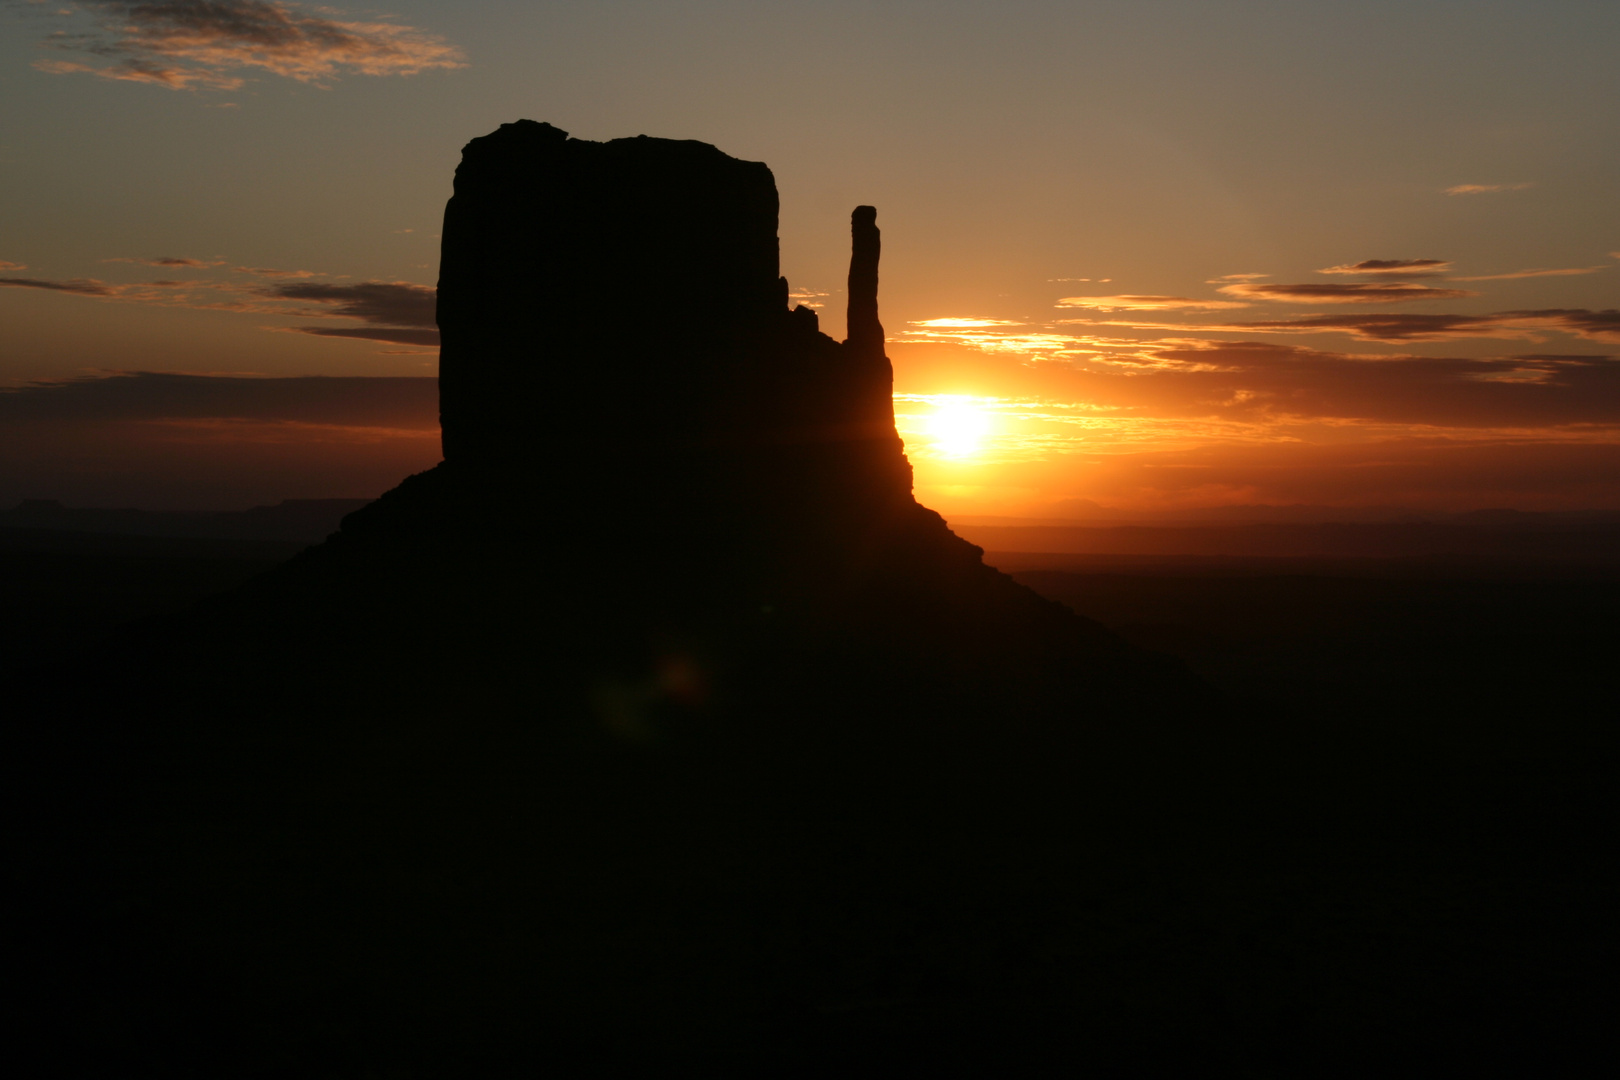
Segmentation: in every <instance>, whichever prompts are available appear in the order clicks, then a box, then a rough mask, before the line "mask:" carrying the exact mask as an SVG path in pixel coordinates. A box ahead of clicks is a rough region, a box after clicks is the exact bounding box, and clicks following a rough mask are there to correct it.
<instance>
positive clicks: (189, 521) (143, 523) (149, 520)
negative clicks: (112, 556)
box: [0, 499, 372, 544]
mask: <svg viewBox="0 0 1620 1080" xmlns="http://www.w3.org/2000/svg"><path fill="white" fill-rule="evenodd" d="M371 501H372V500H370V499H284V500H282V501H281V502H279V503H276V504H275V505H274V506H255V507H252V508H251V509H248V510H223V511H186V510H137V509H134V508H119V509H101V508H92V507H68V506H64V505H62V503H60V502H58V501H57V500H55V499H24V500H23V501H22V502H21V503H20V504H18V505H17V506H14V507H12V508H11V509H10V510H0V528H7V529H52V530H57V531H61V532H84V533H109V534H116V535H122V536H164V537H176V538H179V537H194V538H199V539H210V540H283V541H302V542H304V543H308V544H318V543H320V542H321V541H322V540H325V539H326V538H327V537H328V536H330V535H332V534H333V533H335V532H337V531H338V529H339V528H340V527H341V526H342V524H343V519H344V518H345V517H347V516H348V515H349V514H352V513H354V512H355V511H356V510H359V509H360V508H361V507H363V506H365V505H366V504H367V503H369V502H371Z"/></svg>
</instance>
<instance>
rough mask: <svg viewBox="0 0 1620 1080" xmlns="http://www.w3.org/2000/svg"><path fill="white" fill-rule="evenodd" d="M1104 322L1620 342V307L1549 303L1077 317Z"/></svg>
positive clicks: (1401, 337) (1393, 337) (1422, 337)
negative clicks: (1191, 320) (1438, 311)
mask: <svg viewBox="0 0 1620 1080" xmlns="http://www.w3.org/2000/svg"><path fill="white" fill-rule="evenodd" d="M1076 321H1084V322H1088V323H1090V324H1091V325H1099V326H1128V327H1131V328H1132V329H1137V330H1169V331H1180V332H1184V333H1239V334H1248V333H1264V334H1348V335H1349V336H1351V337H1353V338H1357V339H1359V340H1361V341H1460V340H1465V339H1470V338H1496V339H1501V340H1539V339H1540V337H1541V335H1543V334H1545V333H1548V332H1550V331H1557V332H1560V333H1565V334H1570V335H1572V336H1575V337H1581V338H1586V339H1588V340H1590V341H1620V311H1616V310H1613V309H1609V310H1605V311H1591V310H1588V309H1586V308H1545V309H1540V310H1532V311H1499V312H1495V313H1493V314H1489V315H1417V314H1411V313H1407V312H1400V313H1397V312H1380V313H1378V314H1370V315H1312V316H1307V317H1305V318H1303V319H1266V320H1253V321H1250V320H1245V321H1242V322H1230V323H1214V324H1210V323H1202V324H1187V323H1163V322H1145V321H1141V320H1076Z"/></svg>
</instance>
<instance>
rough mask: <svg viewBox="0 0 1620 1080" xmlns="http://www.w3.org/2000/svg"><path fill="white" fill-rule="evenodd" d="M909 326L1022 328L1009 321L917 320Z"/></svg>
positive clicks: (937, 328)
mask: <svg viewBox="0 0 1620 1080" xmlns="http://www.w3.org/2000/svg"><path fill="white" fill-rule="evenodd" d="M907 325H909V326H924V327H927V328H929V329H931V330H975V329H979V328H981V327H986V326H1023V325H1024V324H1023V323H1020V322H1013V321H1011V320H1009V319H919V320H916V321H914V322H911V323H908V324H907Z"/></svg>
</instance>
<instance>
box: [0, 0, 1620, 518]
mask: <svg viewBox="0 0 1620 1080" xmlns="http://www.w3.org/2000/svg"><path fill="white" fill-rule="evenodd" d="M0 21H3V30H0V193H3V198H0V503H14V502H15V500H17V499H19V498H24V497H34V498H42V497H48V498H60V499H63V500H64V501H67V502H69V503H70V504H74V505H141V506H146V507H149V508H154V509H155V508H202V507H214V508H220V509H230V508H240V507H244V506H249V505H254V504H255V503H263V502H274V501H278V500H280V499H283V498H308V497H355V496H370V495H376V494H379V493H380V492H381V491H382V490H384V489H386V488H387V487H389V486H391V484H392V483H393V482H394V480H395V479H397V478H398V477H400V476H403V475H404V474H405V473H407V472H411V471H417V470H420V469H423V468H427V467H430V466H431V465H432V464H433V463H434V462H435V461H436V460H437V455H438V448H437V441H436V432H435V431H434V418H433V409H432V393H431V383H430V382H421V383H418V384H412V383H409V382H408V381H406V380H409V379H410V378H412V377H414V378H416V379H418V380H426V379H430V378H431V376H433V375H434V373H435V370H436V355H435V350H434V347H433V343H434V340H435V333H434V329H433V324H432V288H433V285H434V282H435V279H436V276H437V260H438V251H437V245H438V232H439V225H440V220H441V216H442V213H443V207H444V202H445V200H446V199H447V198H448V196H449V194H450V183H451V178H452V175H453V172H454V169H455V165H456V162H457V160H458V157H459V153H460V148H461V146H462V145H463V144H465V143H466V142H467V141H468V140H469V139H471V138H473V137H476V136H478V135H482V134H485V133H487V132H489V131H491V130H493V129H495V128H496V127H498V126H499V125H500V124H501V123H504V122H508V121H512V120H516V119H519V118H528V119H534V120H541V121H547V122H549V123H552V124H554V125H556V126H558V127H561V128H563V129H565V130H567V131H569V132H571V133H572V134H574V135H575V136H577V137H580V138H589V139H610V138H617V137H622V136H631V135H638V134H649V135H655V136H662V137H668V138H692V139H700V140H703V141H705V142H711V143H714V144H715V145H717V146H719V147H720V148H721V149H722V150H724V151H726V152H727V153H729V154H732V155H733V156H736V157H740V158H745V159H750V160H759V161H764V162H766V163H768V164H769V165H770V166H771V168H772V169H773V171H774V173H775V175H776V180H777V185H778V188H779V190H780V192H781V199H782V217H781V238H782V252H783V272H784V273H785V274H786V275H787V277H788V279H789V281H790V282H791V284H792V286H793V289H794V292H795V295H796V298H797V300H798V302H804V303H808V304H811V305H820V309H819V310H820V312H821V315H822V326H823V329H825V330H827V331H828V332H829V333H832V334H833V335H834V336H841V332H842V321H843V318H842V304H843V294H842V291H841V290H842V284H843V278H844V273H845V270H846V268H847V260H848V215H849V211H850V209H851V208H852V207H854V206H855V205H857V204H861V203H870V204H873V205H875V206H877V207H878V213H879V218H878V220H879V224H880V226H881V227H882V228H883V231H884V262H883V268H882V294H881V303H882V314H883V320H884V324H885V327H886V328H887V330H888V333H889V337H890V343H889V354H890V356H891V358H892V359H893V360H894V364H895V378H896V387H895V388H896V413H897V423H898V426H899V428H900V431H901V434H902V436H903V437H904V438H905V439H906V443H907V451H908V453H909V455H910V456H911V459H912V462H913V464H914V466H915V468H916V475H917V493H918V497H919V498H920V499H921V500H922V501H923V502H924V503H926V504H928V505H930V506H933V507H935V508H936V509H939V510H941V511H942V512H944V513H946V514H947V516H952V515H957V516H965V515H973V514H978V515H1010V516H1026V517H1043V518H1047V517H1050V518H1068V517H1084V516H1086V515H1087V514H1090V513H1095V512H1100V511H1109V512H1115V513H1117V512H1120V511H1140V512H1143V513H1173V512H1175V511H1177V510H1178V509H1189V508H1199V507H1210V506H1222V505H1232V504H1258V505H1286V504H1297V503H1306V504H1313V505H1321V506H1326V507H1372V506H1390V507H1400V508H1406V509H1410V510H1420V511H1458V510H1470V509H1478V508H1483V507H1513V508H1517V509H1524V510H1556V509H1574V508H1594V507H1604V508H1620V482H1617V481H1620V311H1617V310H1616V309H1617V308H1620V200H1616V198H1615V189H1616V181H1617V180H1620V123H1616V120H1617V119H1620V118H1617V116H1616V111H1617V110H1616V106H1615V104H1614V103H1615V102H1616V101H1620V65H1617V64H1616V63H1615V62H1614V58H1615V56H1617V55H1620V5H1616V4H1613V3H1609V2H1589V0H1539V2H1535V3H1531V2H1491V0H1467V2H1433V0H1401V2H1394V0H1389V2H1384V0H1357V2H1354V3H1348V2H1324V0H1290V2H1286V3H1284V2H1277V3H1270V2H1248V0H1231V2H1220V3H1211V2H1209V0H1130V2H1120V3H1113V2H1109V3H1088V2H1079V0H1069V2H1053V0H1023V2H1018V0H1010V2H1000V3H997V4H994V5H990V4H983V3H976V4H975V3H953V2H932V3H905V2H886V3H878V2H867V3H854V2H845V0H828V2H821V3H815V4H803V3H799V4H791V5H790V4H779V3H771V2H762V0H753V2H748V3H696V2H686V0H666V2H659V3H630V2H615V0H590V2H579V3H546V2H535V0H523V2H516V0H513V2H488V0H460V2H457V3H454V4H451V3H445V2H429V0H409V2H404V3H396V4H392V5H390V6H388V7H385V8H381V7H362V6H357V5H352V4H347V3H346V2H345V3H340V4H339V5H338V6H326V5H322V6H314V5H295V4H279V3H278V4H272V3H265V2H262V0H211V2H209V3H199V2H188V0H167V2H164V0H157V2H151V3H128V2H122V0H81V2H77V3H61V2H54V0H53V2H42V3H36V2H32V0H0ZM643 299H644V302H645V303H647V304H654V305H659V306H662V307H667V308H668V309H669V310H670V311H671V312H672V313H674V317H678V312H679V310H680V306H681V297H680V296H679V295H673V294H665V293H663V292H660V291H659V289H658V288H657V286H656V285H654V284H649V287H648V291H647V294H646V296H645V297H644V298H643ZM697 329H698V328H696V327H694V330H697ZM313 376H320V377H324V378H311V377H313ZM364 380H370V381H364ZM411 386H416V387H417V389H414V390H413V389H407V388H408V387H411ZM424 388H425V389H424ZM373 399H375V400H373ZM604 423H609V424H610V423H611V418H610V417H605V419H604Z"/></svg>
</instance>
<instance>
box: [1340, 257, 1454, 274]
mask: <svg viewBox="0 0 1620 1080" xmlns="http://www.w3.org/2000/svg"><path fill="white" fill-rule="evenodd" d="M1450 269H1451V263H1449V262H1447V261H1446V260H1444V259H1363V260H1361V261H1360V262H1358V263H1343V264H1341V265H1339V266H1329V267H1325V268H1323V269H1321V270H1318V271H1317V273H1318V274H1364V275H1371V276H1376V277H1384V278H1391V277H1403V278H1404V277H1431V276H1433V275H1435V274H1443V273H1445V272H1446V271H1447V270H1450Z"/></svg>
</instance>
